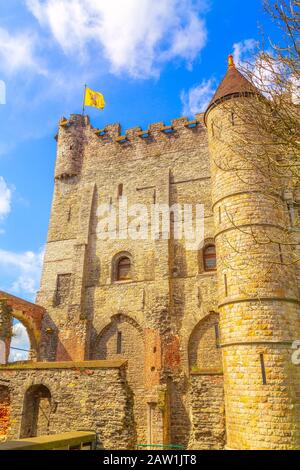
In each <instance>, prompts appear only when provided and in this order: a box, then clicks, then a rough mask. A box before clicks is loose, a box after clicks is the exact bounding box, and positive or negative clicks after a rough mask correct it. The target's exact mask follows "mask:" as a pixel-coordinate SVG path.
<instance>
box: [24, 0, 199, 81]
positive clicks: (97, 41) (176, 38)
mask: <svg viewBox="0 0 300 470" xmlns="http://www.w3.org/2000/svg"><path fill="white" fill-rule="evenodd" d="M207 3H208V2H207V0H160V1H159V2H155V5H154V4H153V0H126V1H124V0H102V1H101V2H100V1H99V0H45V1H43V2H42V1H41V0H27V1H26V4H27V7H28V8H29V10H30V11H31V13H32V14H33V15H34V16H35V17H36V18H37V20H38V21H39V23H40V24H41V25H42V26H43V27H46V28H49V29H50V31H51V33H52V35H53V36H54V38H55V40H56V41H57V42H58V43H59V44H60V46H61V47H62V49H63V51H64V52H65V54H68V55H73V56H76V57H78V55H80V56H81V58H82V59H83V58H84V57H85V58H86V57H87V56H88V57H89V58H90V59H92V60H93V61H94V63H95V64H96V63H97V64H98V65H99V64H101V61H102V62H103V58H105V59H106V60H108V62H109V64H110V67H111V71H112V72H113V73H116V74H119V73H122V72H126V73H128V74H129V75H131V76H133V77H139V78H141V77H142V78H145V77H150V76H157V75H158V74H159V71H160V69H161V67H162V65H163V63H164V62H165V61H170V60H173V59H176V58H180V59H183V60H185V61H187V63H188V65H191V63H192V62H193V60H194V59H195V58H196V57H197V56H198V54H199V53H200V51H201V50H202V49H203V47H204V46H205V44H206V39H207V31H206V26H205V22H204V19H203V17H202V16H203V15H204V13H205V12H206V11H207ZM88 50H89V53H88V52H87V51H88Z"/></svg>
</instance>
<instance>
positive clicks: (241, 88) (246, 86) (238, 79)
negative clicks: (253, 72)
mask: <svg viewBox="0 0 300 470" xmlns="http://www.w3.org/2000/svg"><path fill="white" fill-rule="evenodd" d="M248 93H251V94H253V93H258V90H257V89H256V88H255V87H254V86H253V85H252V84H251V83H250V82H249V80H247V78H245V77H244V75H242V74H241V72H240V71H239V70H238V69H237V68H236V66H235V64H234V61H233V56H232V55H230V56H229V57H228V70H227V72H226V75H225V77H224V78H223V80H222V82H221V83H220V85H219V87H218V89H217V91H216V93H215V94H214V96H213V98H212V100H211V102H210V103H209V105H208V107H207V110H206V111H205V115H204V119H206V115H207V113H208V111H209V109H210V108H211V107H212V106H214V105H216V104H217V103H218V102H220V101H221V100H222V99H224V98H225V97H229V96H232V95H235V96H239V95H241V96H242V95H245V94H246V95H247V94H248Z"/></svg>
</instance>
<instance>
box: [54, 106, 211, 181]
mask: <svg viewBox="0 0 300 470" xmlns="http://www.w3.org/2000/svg"><path fill="white" fill-rule="evenodd" d="M204 133H205V134H204ZM203 135H206V128H205V125H204V120H203V114H202V113H201V114H197V115H196V116H195V119H193V120H188V118H186V117H180V118H177V119H173V120H171V123H170V125H166V124H165V123H164V122H163V121H159V122H155V123H152V124H150V125H149V126H148V127H147V129H142V128H141V127H132V128H129V129H127V130H125V132H122V128H121V125H120V124H119V123H115V124H108V125H106V126H105V127H104V128H103V129H98V128H95V127H93V126H92V125H91V123H90V119H89V117H88V116H82V115H79V114H71V116H70V118H69V119H67V118H65V117H62V118H61V119H60V121H59V130H58V134H57V137H56V138H57V162H56V171H55V179H66V178H72V177H74V176H78V175H79V174H80V173H81V168H82V164H83V160H84V159H85V158H86V157H85V156H84V155H86V154H87V153H88V152H86V149H87V148H93V155H94V156H93V159H94V158H95V152H96V153H97V152H98V151H99V154H101V156H102V157H103V158H105V156H106V157H108V158H109V157H111V156H115V155H120V154H126V155H127V157H130V155H131V156H135V155H136V154H137V153H136V152H137V151H138V155H139V156H157V155H159V154H161V153H168V152H173V151H178V150H179V149H188V148H192V147H195V146H197V145H199V143H200V144H201V141H202V140H203ZM199 141H200V142H199ZM104 147H105V149H104ZM102 148H103V151H102V150H101V149H102ZM97 149H98V150H97Z"/></svg>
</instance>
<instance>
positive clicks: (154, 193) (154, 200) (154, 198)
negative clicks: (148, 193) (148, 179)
mask: <svg viewBox="0 0 300 470" xmlns="http://www.w3.org/2000/svg"><path fill="white" fill-rule="evenodd" d="M153 204H156V189H154V191H153Z"/></svg>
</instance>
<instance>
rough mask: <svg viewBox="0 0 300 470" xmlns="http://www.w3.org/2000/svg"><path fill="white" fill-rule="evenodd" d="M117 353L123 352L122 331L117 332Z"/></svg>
mask: <svg viewBox="0 0 300 470" xmlns="http://www.w3.org/2000/svg"><path fill="white" fill-rule="evenodd" d="M117 354H122V333H121V331H118V334H117Z"/></svg>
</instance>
